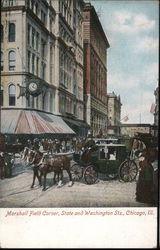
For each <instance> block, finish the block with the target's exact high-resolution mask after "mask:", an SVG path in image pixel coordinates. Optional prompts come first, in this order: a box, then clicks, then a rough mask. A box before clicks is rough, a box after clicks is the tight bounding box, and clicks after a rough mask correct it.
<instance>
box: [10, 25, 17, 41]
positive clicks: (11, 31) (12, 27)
mask: <svg viewBox="0 0 160 250" xmlns="http://www.w3.org/2000/svg"><path fill="white" fill-rule="evenodd" d="M15 31H16V26H15V24H14V23H9V35H8V40H9V42H15V38H16V32H15Z"/></svg>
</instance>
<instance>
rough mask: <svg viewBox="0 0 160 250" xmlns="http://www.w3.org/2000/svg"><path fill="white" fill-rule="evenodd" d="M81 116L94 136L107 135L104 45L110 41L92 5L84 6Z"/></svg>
mask: <svg viewBox="0 0 160 250" xmlns="http://www.w3.org/2000/svg"><path fill="white" fill-rule="evenodd" d="M83 39H84V40H83V42H84V102H85V109H84V110H85V113H84V118H85V120H86V122H87V124H88V125H89V126H90V131H91V134H92V135H93V136H97V134H99V132H100V131H102V133H103V135H107V49H108V48H109V43H108V40H107V37H106V35H105V33H104V30H103V28H102V25H101V23H100V21H99V18H98V16H97V13H96V11H95V9H94V7H93V6H92V5H91V4H90V3H86V4H85V5H84V9H83Z"/></svg>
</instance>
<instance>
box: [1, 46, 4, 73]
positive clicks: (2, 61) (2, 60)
mask: <svg viewBox="0 0 160 250" xmlns="http://www.w3.org/2000/svg"><path fill="white" fill-rule="evenodd" d="M3 66H4V58H3V52H2V51H1V71H2V70H3Z"/></svg>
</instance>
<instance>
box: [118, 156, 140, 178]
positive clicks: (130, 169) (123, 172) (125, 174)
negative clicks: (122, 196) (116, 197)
mask: <svg viewBox="0 0 160 250" xmlns="http://www.w3.org/2000/svg"><path fill="white" fill-rule="evenodd" d="M137 173H138V167H137V164H136V163H135V161H131V160H126V161H124V162H123V163H122V164H121V165H120V167H119V179H120V180H122V181H124V182H131V181H134V180H135V179H136V176H137Z"/></svg>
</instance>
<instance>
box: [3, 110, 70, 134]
mask: <svg viewBox="0 0 160 250" xmlns="http://www.w3.org/2000/svg"><path fill="white" fill-rule="evenodd" d="M0 112H1V133H3V134H46V133H47V134H75V132H74V131H73V130H72V129H71V128H70V127H69V126H68V125H67V124H66V123H65V122H64V121H63V119H62V118H61V117H59V116H55V115H53V114H50V113H45V112H42V111H37V110H23V109H2V110H1V111H0Z"/></svg>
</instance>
